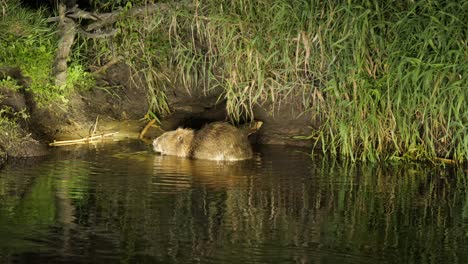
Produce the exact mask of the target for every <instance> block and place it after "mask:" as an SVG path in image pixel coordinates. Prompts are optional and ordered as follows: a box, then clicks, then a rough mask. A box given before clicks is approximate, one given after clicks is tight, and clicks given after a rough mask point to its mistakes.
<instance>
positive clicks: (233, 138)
mask: <svg viewBox="0 0 468 264" xmlns="http://www.w3.org/2000/svg"><path fill="white" fill-rule="evenodd" d="M153 147H154V150H155V151H157V152H161V153H162V154H164V155H175V156H180V157H189V158H195V159H208V160H244V159H250V158H251V157H252V147H251V146H250V142H249V140H248V139H247V133H244V132H243V131H241V130H239V129H237V128H236V127H234V126H232V125H230V124H228V123H225V122H216V123H211V124H208V125H206V126H205V127H203V128H202V129H201V130H199V131H193V130H191V129H182V128H178V129H177V130H174V131H170V132H166V133H164V134H162V135H161V136H160V137H158V138H156V139H155V140H154V141H153Z"/></svg>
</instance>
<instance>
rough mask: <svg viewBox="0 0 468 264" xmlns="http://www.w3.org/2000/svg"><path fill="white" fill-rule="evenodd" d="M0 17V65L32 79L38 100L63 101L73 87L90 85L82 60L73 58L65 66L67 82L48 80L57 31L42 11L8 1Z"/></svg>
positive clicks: (91, 80) (91, 83) (49, 78)
mask: <svg viewBox="0 0 468 264" xmlns="http://www.w3.org/2000/svg"><path fill="white" fill-rule="evenodd" d="M4 11H5V12H6V14H5V15H4V16H3V17H2V19H1V20H0V65H6V66H18V67H20V68H21V70H22V72H23V74H24V75H25V76H28V77H30V78H31V80H32V81H31V87H30V89H31V90H32V91H33V92H34V93H35V94H36V95H37V96H38V98H37V99H38V100H39V102H48V101H52V100H62V101H65V100H66V99H65V98H66V96H67V95H68V93H69V92H71V91H73V90H74V89H75V88H76V87H84V88H89V87H91V86H93V85H94V81H93V78H91V76H90V74H89V73H87V72H86V71H85V69H84V68H83V66H82V64H83V61H77V60H74V61H73V63H72V64H71V65H70V67H69V69H68V79H67V85H66V86H65V87H56V86H55V85H53V80H52V79H51V71H52V64H53V61H54V56H55V52H56V49H57V34H56V32H55V31H54V30H53V28H54V27H52V26H51V25H50V23H49V24H48V23H47V21H46V17H45V14H44V10H37V11H33V10H29V9H25V8H23V7H21V6H20V4H19V2H18V1H9V3H8V5H7V6H6V8H5V10H4Z"/></svg>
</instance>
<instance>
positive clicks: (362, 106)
mask: <svg viewBox="0 0 468 264" xmlns="http://www.w3.org/2000/svg"><path fill="white" fill-rule="evenodd" d="M12 2H14V1H12ZM137 3H139V2H138V1H135V4H137ZM194 4H195V5H194ZM464 5H465V4H464V3H459V2H458V1H444V2H440V3H439V2H435V3H433V4H429V3H425V2H417V3H413V2H411V1H409V2H402V3H400V4H398V5H394V4H391V3H384V2H382V3H370V2H363V3H350V2H345V3H344V2H343V3H338V2H336V3H335V2H334V3H327V2H323V3H322V2H320V3H314V2H311V3H309V2H299V3H296V4H295V5H292V4H291V3H290V1H275V3H274V4H273V5H272V4H271V3H270V2H268V3H267V2H265V1H240V2H239V3H233V2H232V1H220V2H219V3H217V4H216V5H215V4H213V3H211V2H204V3H198V2H196V3H191V4H180V3H178V4H177V3H175V4H173V5H171V4H161V5H159V4H154V5H151V8H152V12H151V14H147V15H145V16H140V17H126V16H125V15H124V14H123V15H122V20H121V21H114V22H113V23H111V24H110V25H109V27H111V28H112V29H118V31H115V30H114V31H113V32H118V34H116V35H112V36H109V37H106V38H97V39H91V38H90V37H89V36H88V35H85V34H84V35H77V38H76V40H75V44H74V46H73V48H72V52H71V54H70V58H69V59H68V61H69V65H68V66H69V67H68V77H69V78H68V79H67V83H66V85H64V86H60V87H56V86H54V85H51V84H50V83H51V80H50V69H51V68H52V64H53V61H54V54H55V53H54V51H55V50H56V49H57V47H56V43H57V36H56V35H55V32H54V29H56V27H57V25H56V24H54V23H53V22H47V17H48V16H52V13H47V12H43V11H41V12H37V11H31V10H27V9H25V8H23V7H21V6H20V5H19V4H18V5H7V7H8V8H10V9H11V10H10V9H6V10H7V11H6V13H7V16H5V17H6V18H5V19H4V20H3V21H2V25H1V26H2V27H1V30H0V34H2V39H4V40H6V41H4V42H1V43H0V45H4V46H2V47H1V48H2V49H0V50H1V51H0V52H2V53H1V54H0V55H1V56H0V58H2V61H1V62H0V63H1V64H2V65H4V66H7V67H15V66H17V67H19V68H20V69H21V71H22V74H23V75H24V76H26V77H25V78H16V79H15V78H14V77H12V79H14V80H16V81H17V82H16V83H15V85H17V86H20V87H23V88H19V89H18V90H19V92H20V93H22V94H24V96H25V100H26V101H27V100H29V99H28V94H33V96H32V97H33V98H34V100H33V101H31V100H30V101H29V102H33V103H31V104H29V103H27V104H28V105H30V106H28V107H29V108H28V107H27V108H28V109H27V110H28V111H29V112H30V114H31V116H30V118H31V119H30V121H28V122H29V123H31V124H33V125H32V126H30V127H29V128H28V129H31V130H33V131H32V133H33V135H37V136H38V137H39V138H40V139H42V140H43V141H44V140H46V141H47V140H53V139H54V137H55V136H56V135H57V133H58V131H73V130H75V129H76V127H78V128H79V127H81V128H80V129H83V128H84V127H88V128H89V126H92V125H93V124H94V122H95V120H96V118H98V116H99V119H101V120H103V121H105V120H106V119H109V120H141V119H145V118H146V120H144V121H142V123H143V124H142V125H144V123H146V122H147V121H148V120H149V119H152V118H157V119H158V120H160V121H161V127H162V128H163V129H165V130H169V129H173V128H175V127H177V126H190V127H194V128H197V127H199V126H201V125H202V124H204V123H206V122H211V121H217V120H229V121H231V122H233V123H244V122H250V121H252V120H261V121H263V124H264V126H263V127H262V129H261V130H260V131H259V133H258V135H257V138H256V139H255V141H256V142H258V143H261V144H294V145H302V146H307V147H309V148H310V149H311V152H314V151H315V152H317V151H318V152H323V153H325V154H326V155H330V156H334V157H344V158H347V159H350V160H353V161H358V160H360V161H373V162H375V161H383V160H397V161H398V160H416V161H436V162H437V160H441V159H444V160H448V161H451V162H458V163H462V162H466V161H467V159H468V128H467V127H468V109H467V108H466V104H465V103H464V102H466V101H467V100H468V89H466V84H467V83H468V79H467V78H468V77H467V76H468V66H467V64H466V45H465V44H466V41H465V31H466V30H465V28H466V23H465V22H464V19H463V17H462V15H461V14H460V12H459V10H464V7H465V6H464ZM220 6H222V8H219V7H220ZM94 8H95V10H93V11H95V12H107V11H108V8H109V6H107V7H106V8H102V9H99V8H100V7H99V5H96V7H94ZM129 8H130V9H129V10H130V11H131V10H133V9H131V7H129ZM157 8H161V10H163V11H164V12H155V11H154V10H159V9H157ZM116 10H117V9H116ZM130 11H129V12H128V13H132V12H130ZM18 14H19V15H18ZM76 23H77V24H76V26H77V27H81V28H84V26H85V25H81V24H79V23H80V21H77V22H76ZM91 40H92V41H91ZM117 42H118V43H119V45H116V43H117ZM65 61H67V60H65ZM0 77H1V76H0ZM10 77H11V76H10ZM28 78H29V79H28ZM0 79H2V80H3V82H2V83H1V84H2V85H3V86H7V87H10V86H11V85H10V84H8V83H7V84H5V83H6V82H9V81H11V80H6V79H4V78H0ZM20 80H23V82H22V83H21V81H20ZM28 80H29V81H28ZM22 89H23V90H24V91H23V92H22V91H21V90H22ZM34 105H37V106H38V107H35V106H34ZM33 108H34V109H33ZM81 109H82V110H81ZM28 122H27V123H28ZM28 129H26V130H28Z"/></svg>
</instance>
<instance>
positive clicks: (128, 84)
mask: <svg viewBox="0 0 468 264" xmlns="http://www.w3.org/2000/svg"><path fill="white" fill-rule="evenodd" d="M130 76H131V72H130V69H129V67H127V66H126V65H125V64H115V65H113V66H112V67H110V68H109V69H108V70H107V71H106V73H105V74H103V75H101V76H99V77H98V78H97V87H96V88H94V89H92V90H88V91H80V92H74V93H73V94H71V95H69V97H68V102H67V103H66V104H64V103H49V104H47V105H39V104H38V103H37V100H36V98H37V97H36V95H35V94H34V93H32V92H31V91H29V89H28V87H29V83H30V79H29V78H28V77H27V76H24V75H23V74H22V73H21V71H20V69H19V68H16V67H4V68H1V69H0V79H6V78H7V77H9V78H12V79H14V80H16V82H17V84H18V86H19V87H20V88H19V89H17V90H11V89H8V88H6V87H0V98H1V99H0V107H1V108H2V109H4V108H8V109H9V111H10V112H9V114H10V115H11V116H10V118H15V120H16V122H17V123H18V124H19V125H20V126H19V134H20V136H19V137H18V138H17V139H15V140H11V139H10V140H8V137H5V138H6V139H5V140H3V141H1V139H0V145H1V150H2V153H3V154H2V156H3V157H8V156H10V157H18V156H38V155H44V154H46V153H47V147H46V146H47V144H48V143H49V142H52V141H54V140H66V139H76V138H82V137H86V136H88V135H89V134H90V133H91V131H94V133H95V134H104V133H114V132H118V135H116V136H115V138H114V140H118V139H122V138H138V135H139V132H140V131H141V129H142V128H143V127H144V126H145V124H146V123H147V121H148V120H147V119H144V117H145V115H146V114H147V112H148V109H149V104H148V91H147V87H145V82H144V80H143V79H141V81H140V82H139V84H136V82H135V81H134V80H135V79H133V81H132V80H131V79H130ZM99 87H117V88H99ZM221 93H222V91H221V90H212V91H210V92H209V93H206V92H205V91H203V90H202V89H200V91H199V92H197V91H196V89H195V92H194V91H192V92H191V93H190V94H189V93H188V92H187V91H186V90H185V89H182V88H178V87H166V95H167V102H168V105H169V107H170V110H171V114H169V115H167V116H161V117H160V118H161V126H160V128H155V127H152V128H151V129H149V130H148V132H147V133H146V134H145V137H146V139H152V138H154V137H156V136H157V135H159V134H160V133H161V132H162V131H164V130H166V131H167V130H173V129H175V128H177V127H190V128H195V129H198V128H200V127H202V126H203V125H204V124H206V123H210V122H214V121H223V120H229V118H228V115H227V112H226V103H225V102H224V101H222V100H221V101H220V100H219V98H220V97H222V95H221ZM269 109H270V107H268V106H259V105H257V106H255V107H254V109H253V111H254V117H255V119H256V120H260V121H262V122H263V127H262V128H261V129H260V130H259V131H258V132H257V134H256V135H255V136H253V137H251V141H252V143H259V144H287V145H298V146H310V144H311V142H310V140H298V139H294V137H295V136H297V135H309V134H310V127H311V126H312V125H313V124H312V120H311V119H310V117H309V116H308V115H300V111H299V110H297V109H295V107H294V105H293V104H291V105H284V106H282V108H281V109H279V110H277V111H276V112H275V113H272V112H271V111H270V110H269ZM20 113H21V115H23V116H27V117H28V118H25V119H24V118H16V117H15V116H16V115H19V114H20ZM96 124H97V125H96ZM11 142H14V143H11Z"/></svg>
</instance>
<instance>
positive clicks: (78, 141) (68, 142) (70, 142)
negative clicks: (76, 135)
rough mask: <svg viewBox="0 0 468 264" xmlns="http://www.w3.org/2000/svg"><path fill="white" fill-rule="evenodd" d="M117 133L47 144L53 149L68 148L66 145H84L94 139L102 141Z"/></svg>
mask: <svg viewBox="0 0 468 264" xmlns="http://www.w3.org/2000/svg"><path fill="white" fill-rule="evenodd" d="M117 133H119V132H113V133H107V134H102V135H98V136H92V137H84V138H80V139H72V140H59V141H55V140H54V142H52V143H49V146H53V147H59V146H68V145H76V144H85V143H91V142H93V140H95V139H104V138H105V137H110V136H113V135H115V134H117Z"/></svg>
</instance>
